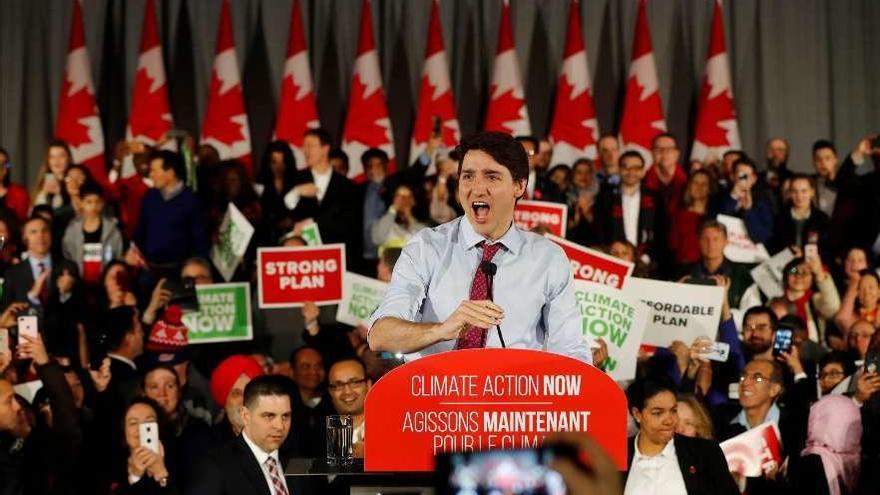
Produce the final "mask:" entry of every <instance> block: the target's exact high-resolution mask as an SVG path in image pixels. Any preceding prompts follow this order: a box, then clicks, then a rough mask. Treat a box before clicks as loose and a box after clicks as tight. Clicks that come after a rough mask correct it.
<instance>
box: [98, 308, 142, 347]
mask: <svg viewBox="0 0 880 495" xmlns="http://www.w3.org/2000/svg"><path fill="white" fill-rule="evenodd" d="M136 315H137V310H136V309H135V307H134V306H117V307H115V308H112V309H108V310H107V311H106V312H105V313H104V315H103V318H102V319H103V323H102V325H101V327H102V328H101V331H102V332H103V333H104V335H106V344H107V350H108V351H115V350H117V349H119V346H121V345H122V341H123V340H125V336H126V335H128V334H129V333H131V332H132V331H134V318H135V316H136Z"/></svg>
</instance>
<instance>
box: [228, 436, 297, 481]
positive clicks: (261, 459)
mask: <svg viewBox="0 0 880 495" xmlns="http://www.w3.org/2000/svg"><path fill="white" fill-rule="evenodd" d="M241 438H243V439H244V443H246V444H247V446H248V448H250V449H251V452H253V453H254V457H256V459H257V463H258V464H259V465H260V470H261V471H263V477H264V478H266V485H267V486H268V487H269V493H271V494H272V495H275V485H274V484H272V477H271V476H270V475H269V468H267V467H266V459H268V458H270V457H271V458H273V459H275V465H276V466H278V477H279V478H281V482H282V483H284V488H285V489H286V490H287V493H290V487H288V486H287V480H286V479H285V478H284V466H282V465H281V460H280V459H279V458H278V451H277V450H275V451H272V452H270V453H268V454H267V453H266V452H264V451H263V449H261V448H260V447H258V446H257V444H255V443H254V442H252V441H251V439H250V438H248V436H247V433H245V432H244V431H242V432H241ZM291 495H292V494H291Z"/></svg>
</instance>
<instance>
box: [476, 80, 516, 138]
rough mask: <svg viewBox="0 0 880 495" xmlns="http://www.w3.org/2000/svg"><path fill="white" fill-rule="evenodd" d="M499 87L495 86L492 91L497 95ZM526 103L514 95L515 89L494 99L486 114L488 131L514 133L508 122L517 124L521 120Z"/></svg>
mask: <svg viewBox="0 0 880 495" xmlns="http://www.w3.org/2000/svg"><path fill="white" fill-rule="evenodd" d="M496 88H497V86H495V85H493V86H492V89H491V91H490V93H491V94H495V89H496ZM524 104H525V102H524V101H523V99H522V98H518V97H516V95H514V94H513V88H511V89H509V90H507V91H505V92H504V93H502V94H501V96H499V97H498V98H494V99H493V100H492V101H490V102H489V111H488V113H487V114H486V125H485V129H486V130H487V131H503V132H507V133H513V128H511V127H508V126H507V125H506V123H507V122H515V121H518V120H521V119H522V117H521V116H520V110H521V109H522V107H523V105H524Z"/></svg>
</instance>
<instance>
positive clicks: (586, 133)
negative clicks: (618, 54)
mask: <svg viewBox="0 0 880 495" xmlns="http://www.w3.org/2000/svg"><path fill="white" fill-rule="evenodd" d="M550 138H551V140H552V141H553V160H554V162H557V163H567V164H568V165H569V166H571V164H573V163H574V161H575V160H577V159H578V158H582V157H587V158H590V159H593V158H596V154H597V153H596V143H597V142H598V140H599V123H598V122H597V121H596V109H595V107H594V106H593V91H592V88H591V84H590V68H589V65H588V64H587V51H586V49H585V48H584V38H583V35H582V34H581V12H580V2H578V0H571V5H570V6H569V10H568V35H567V38H566V40H565V53H564V55H563V60H562V70H561V71H560V73H559V86H558V87H557V88H556V110H555V111H554V112H553V124H552V125H551V126H550Z"/></svg>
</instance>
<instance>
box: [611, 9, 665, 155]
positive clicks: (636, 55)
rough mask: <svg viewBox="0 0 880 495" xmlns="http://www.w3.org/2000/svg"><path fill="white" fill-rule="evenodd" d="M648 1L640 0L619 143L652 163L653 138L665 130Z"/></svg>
mask: <svg viewBox="0 0 880 495" xmlns="http://www.w3.org/2000/svg"><path fill="white" fill-rule="evenodd" d="M645 2H646V0H639V8H638V14H637V16H636V33H635V39H634V40H633V51H632V60H631V61H630V65H629V75H628V78H627V83H626V98H625V99H624V102H623V116H622V117H621V121H620V143H621V144H622V145H623V148H624V149H634V150H637V151H638V152H639V153H641V154H642V156H643V157H644V158H645V163H646V164H647V165H650V164H651V162H652V161H653V159H652V156H651V140H653V139H654V136H656V135H657V134H660V133H662V132H664V131H666V121H665V120H664V119H663V103H662V102H661V101H660V86H659V85H658V83H657V65H656V64H655V63H654V52H653V49H652V48H651V32H650V31H649V30H648V16H647V14H646V13H645Z"/></svg>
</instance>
